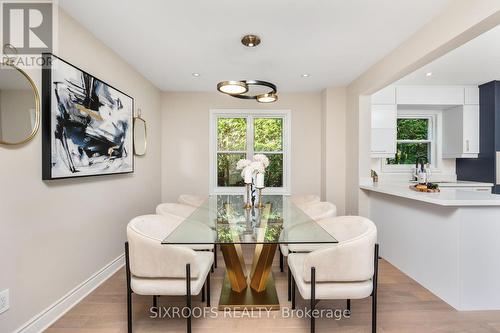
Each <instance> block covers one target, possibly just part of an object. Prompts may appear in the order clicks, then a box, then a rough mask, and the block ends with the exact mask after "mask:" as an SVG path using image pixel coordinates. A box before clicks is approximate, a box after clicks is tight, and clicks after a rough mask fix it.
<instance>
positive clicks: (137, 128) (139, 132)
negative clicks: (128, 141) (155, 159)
mask: <svg viewBox="0 0 500 333" xmlns="http://www.w3.org/2000/svg"><path fill="white" fill-rule="evenodd" d="M146 139H147V136H146V121H145V120H144V119H142V118H141V116H140V115H139V116H138V117H135V118H134V154H136V155H137V156H142V155H145V154H146V146H147V140H146Z"/></svg>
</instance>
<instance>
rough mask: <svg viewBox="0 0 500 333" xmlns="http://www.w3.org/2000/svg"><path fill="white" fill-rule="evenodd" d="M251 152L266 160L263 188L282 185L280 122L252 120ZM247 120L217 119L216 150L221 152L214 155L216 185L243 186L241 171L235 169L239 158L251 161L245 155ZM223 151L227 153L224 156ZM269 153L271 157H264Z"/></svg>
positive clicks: (264, 119)
mask: <svg viewBox="0 0 500 333" xmlns="http://www.w3.org/2000/svg"><path fill="white" fill-rule="evenodd" d="M253 125H254V152H255V153H264V154H265V155H266V156H267V157H268V158H269V162H270V163H269V167H268V168H267V169H266V174H265V178H264V179H265V186H266V187H282V186H283V153H282V150H283V119H282V118H255V119H254V123H253ZM246 133H247V120H246V118H219V119H217V150H218V151H224V152H225V153H218V154H217V186H219V187H227V186H243V185H244V181H243V179H242V177H241V171H239V170H236V163H237V162H238V160H240V159H244V158H250V159H251V158H252V156H246V154H245V153H238V152H240V151H246V150H247V141H246V140H247V138H246ZM226 152H227V153H226ZM270 152H273V154H266V153H270Z"/></svg>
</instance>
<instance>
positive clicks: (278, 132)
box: [254, 118, 283, 152]
mask: <svg viewBox="0 0 500 333" xmlns="http://www.w3.org/2000/svg"><path fill="white" fill-rule="evenodd" d="M254 133H255V134H254V137H255V139H254V150H255V151H256V152H257V151H266V152H271V151H281V150H282V149H283V148H282V137H283V135H282V134H283V119H281V118H257V119H254Z"/></svg>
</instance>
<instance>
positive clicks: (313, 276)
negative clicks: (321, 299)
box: [311, 267, 316, 333]
mask: <svg viewBox="0 0 500 333" xmlns="http://www.w3.org/2000/svg"><path fill="white" fill-rule="evenodd" d="M315 307H316V268H314V267H311V333H314V332H315V331H316V318H315V314H314V309H315Z"/></svg>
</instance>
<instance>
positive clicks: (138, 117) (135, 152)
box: [132, 110, 148, 156]
mask: <svg viewBox="0 0 500 333" xmlns="http://www.w3.org/2000/svg"><path fill="white" fill-rule="evenodd" d="M137 121H142V122H143V124H144V153H143V154H138V153H137V149H136V148H135V145H136V141H135V126H136V122H137ZM132 135H133V136H134V155H136V156H144V155H146V152H147V149H148V130H147V126H146V120H144V119H143V118H142V117H141V112H140V110H139V113H138V115H137V116H135V117H134V129H133V133H132Z"/></svg>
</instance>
